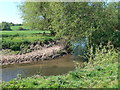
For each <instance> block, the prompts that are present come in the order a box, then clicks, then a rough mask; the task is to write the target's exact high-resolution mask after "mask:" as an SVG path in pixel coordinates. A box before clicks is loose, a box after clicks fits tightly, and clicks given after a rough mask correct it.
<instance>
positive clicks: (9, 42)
mask: <svg viewBox="0 0 120 90" xmlns="http://www.w3.org/2000/svg"><path fill="white" fill-rule="evenodd" d="M0 32H1V33H0V35H2V48H3V49H11V50H13V51H15V54H17V52H18V51H20V49H21V46H22V47H23V48H27V46H28V45H29V44H31V43H34V42H38V41H39V42H45V41H48V40H50V39H52V40H53V39H54V37H53V36H50V35H43V32H45V33H47V34H49V33H50V31H40V30H38V31H34V30H29V31H0ZM16 51H17V52H16Z"/></svg>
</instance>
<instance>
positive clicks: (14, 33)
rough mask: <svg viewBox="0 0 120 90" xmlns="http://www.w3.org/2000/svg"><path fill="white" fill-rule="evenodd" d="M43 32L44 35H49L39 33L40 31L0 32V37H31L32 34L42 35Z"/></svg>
mask: <svg viewBox="0 0 120 90" xmlns="http://www.w3.org/2000/svg"><path fill="white" fill-rule="evenodd" d="M43 32H45V33H50V31H40V30H28V31H0V35H2V37H4V36H5V35H6V36H13V35H30V34H31V35H32V34H42V33H43Z"/></svg>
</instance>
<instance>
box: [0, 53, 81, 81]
mask: <svg viewBox="0 0 120 90" xmlns="http://www.w3.org/2000/svg"><path fill="white" fill-rule="evenodd" d="M74 61H76V62H78V63H80V64H81V65H82V63H83V61H82V60H81V59H80V58H75V56H72V55H66V56H63V57H58V58H56V59H53V60H46V61H39V62H34V63H33V62H32V63H26V64H13V65H6V66H2V68H0V69H1V70H0V71H2V73H0V76H1V77H0V80H2V81H10V80H12V79H14V78H16V77H17V74H21V75H22V77H30V76H33V75H43V76H50V75H61V74H65V73H67V72H69V71H72V70H74V69H75V62H74Z"/></svg>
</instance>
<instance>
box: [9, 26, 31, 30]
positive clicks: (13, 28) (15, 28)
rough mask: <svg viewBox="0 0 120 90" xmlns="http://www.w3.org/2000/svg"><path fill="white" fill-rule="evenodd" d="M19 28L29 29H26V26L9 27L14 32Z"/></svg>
mask: <svg viewBox="0 0 120 90" xmlns="http://www.w3.org/2000/svg"><path fill="white" fill-rule="evenodd" d="M20 27H22V28H24V29H30V28H29V27H27V26H11V29H12V30H13V31H16V30H18V29H19V28H20Z"/></svg>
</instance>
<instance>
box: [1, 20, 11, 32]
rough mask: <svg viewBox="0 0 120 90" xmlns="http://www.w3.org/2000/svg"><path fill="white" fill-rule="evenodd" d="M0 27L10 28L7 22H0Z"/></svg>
mask: <svg viewBox="0 0 120 90" xmlns="http://www.w3.org/2000/svg"><path fill="white" fill-rule="evenodd" d="M0 29H1V30H11V28H10V25H9V23H7V22H2V23H1V26H0Z"/></svg>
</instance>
